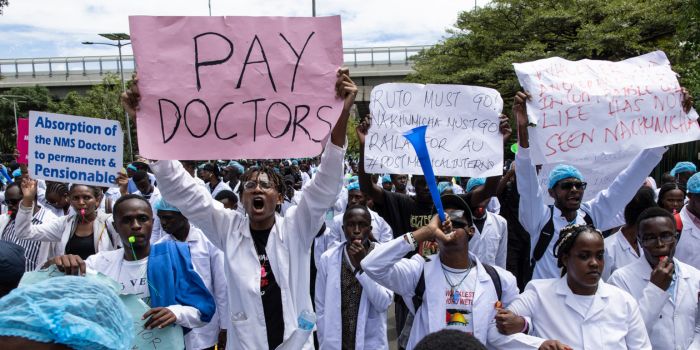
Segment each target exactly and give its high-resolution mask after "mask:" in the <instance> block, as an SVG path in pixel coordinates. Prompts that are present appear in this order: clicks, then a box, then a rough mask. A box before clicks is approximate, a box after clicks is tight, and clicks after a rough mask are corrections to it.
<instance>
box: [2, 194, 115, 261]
mask: <svg viewBox="0 0 700 350" xmlns="http://www.w3.org/2000/svg"><path fill="white" fill-rule="evenodd" d="M33 210H34V208H33V207H32V208H27V207H25V206H23V205H22V203H20V204H19V210H18V211H17V217H16V219H15V231H16V233H17V238H20V239H27V240H32V241H42V242H60V243H59V244H58V247H57V249H58V251H60V252H61V253H62V254H65V251H66V245H67V244H68V240H69V239H70V238H71V237H72V236H73V234H74V232H75V227H76V226H77V224H78V223H77V220H76V218H77V215H79V214H73V215H68V216H62V217H59V218H56V219H55V220H51V221H49V222H45V223H43V224H41V225H32V211H33ZM95 213H96V214H97V216H96V218H95V221H93V222H92V232H93V233H94V234H93V238H94V244H95V252H101V251H109V250H115V249H117V248H119V247H120V246H121V240H120V238H119V234H118V233H117V232H115V231H114V226H113V225H112V222H113V220H112V214H105V213H104V212H101V211H99V210H98V211H96V212H95Z"/></svg>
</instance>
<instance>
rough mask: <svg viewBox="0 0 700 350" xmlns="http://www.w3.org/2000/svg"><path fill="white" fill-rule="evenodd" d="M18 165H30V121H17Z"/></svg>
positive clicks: (20, 119) (21, 119)
mask: <svg viewBox="0 0 700 350" xmlns="http://www.w3.org/2000/svg"><path fill="white" fill-rule="evenodd" d="M17 152H18V153H19V156H17V163H20V164H29V158H28V153H29V119H25V118H19V119H17Z"/></svg>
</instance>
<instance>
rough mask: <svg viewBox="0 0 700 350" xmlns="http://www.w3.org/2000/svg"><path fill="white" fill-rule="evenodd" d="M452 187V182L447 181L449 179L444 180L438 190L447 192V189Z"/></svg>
mask: <svg viewBox="0 0 700 350" xmlns="http://www.w3.org/2000/svg"><path fill="white" fill-rule="evenodd" d="M448 189H452V184H451V183H449V182H447V181H442V182H440V183H438V192H440V194H442V192H445V190H448Z"/></svg>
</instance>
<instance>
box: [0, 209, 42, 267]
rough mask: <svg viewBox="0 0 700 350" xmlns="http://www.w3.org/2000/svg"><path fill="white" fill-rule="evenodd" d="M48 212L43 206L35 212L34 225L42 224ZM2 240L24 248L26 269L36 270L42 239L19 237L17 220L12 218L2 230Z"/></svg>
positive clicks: (0, 238)
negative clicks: (32, 239) (33, 239)
mask: <svg viewBox="0 0 700 350" xmlns="http://www.w3.org/2000/svg"><path fill="white" fill-rule="evenodd" d="M45 214H46V209H44V208H43V207H42V208H41V209H39V211H38V212H37V213H36V214H34V217H33V218H32V225H41V224H42V223H43V220H44V215H45ZM0 240H3V241H8V242H12V243H14V244H17V245H19V246H21V247H22V248H24V258H25V263H24V264H25V265H24V271H34V270H36V267H37V263H38V262H37V258H38V256H39V249H40V248H41V244H42V242H41V241H30V240H26V239H18V238H17V234H16V233H15V220H10V222H8V223H7V226H5V230H3V232H2V237H0ZM47 244H48V243H47Z"/></svg>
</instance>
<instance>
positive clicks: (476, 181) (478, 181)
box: [466, 177, 486, 192]
mask: <svg viewBox="0 0 700 350" xmlns="http://www.w3.org/2000/svg"><path fill="white" fill-rule="evenodd" d="M485 183H486V179H485V178H483V177H472V178H471V179H469V181H467V188H466V190H467V192H470V191H471V190H473V189H474V187H479V186H482V185H484V184H485Z"/></svg>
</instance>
